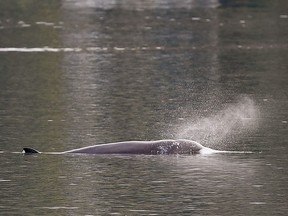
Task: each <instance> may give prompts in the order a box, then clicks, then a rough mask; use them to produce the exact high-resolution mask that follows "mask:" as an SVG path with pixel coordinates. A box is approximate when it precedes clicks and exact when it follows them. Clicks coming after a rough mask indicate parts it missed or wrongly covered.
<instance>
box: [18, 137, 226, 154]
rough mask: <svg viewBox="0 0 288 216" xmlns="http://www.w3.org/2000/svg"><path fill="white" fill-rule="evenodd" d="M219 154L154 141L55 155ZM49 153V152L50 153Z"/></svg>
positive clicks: (186, 144) (186, 142)
mask: <svg viewBox="0 0 288 216" xmlns="http://www.w3.org/2000/svg"><path fill="white" fill-rule="evenodd" d="M215 152H221V151H218V150H214V149H211V148H208V147H204V146H203V145H201V144H200V143H198V142H196V141H192V140H185V139H178V140H155V141H123V142H114V143H107V144H97V145H92V146H87V147H82V148H77V149H72V150H68V151H64V152H54V153H55V154H137V155H140V154H143V155H170V154H187V155H194V154H208V153H215ZM22 153H24V154H35V153H42V152H40V151H38V150H36V149H33V148H30V147H24V148H23V150H22ZM50 153H51V152H50Z"/></svg>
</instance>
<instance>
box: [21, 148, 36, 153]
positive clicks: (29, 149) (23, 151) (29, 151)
mask: <svg viewBox="0 0 288 216" xmlns="http://www.w3.org/2000/svg"><path fill="white" fill-rule="evenodd" d="M22 153H23V154H35V153H40V152H39V151H37V150H36V149H33V148H26V147H25V148H23V150H22Z"/></svg>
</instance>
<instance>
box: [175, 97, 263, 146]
mask: <svg viewBox="0 0 288 216" xmlns="http://www.w3.org/2000/svg"><path fill="white" fill-rule="evenodd" d="M258 115H259V110H258V109H257V106H256V105H255V103H254V102H253V100H251V99H249V98H247V97H245V98H242V99H240V100H239V101H238V102H237V103H235V104H232V105H229V106H228V107H227V108H225V109H224V110H222V111H219V112H218V113H216V114H213V115H211V116H208V117H204V118H201V119H196V120H195V119H192V120H189V121H187V122H186V123H185V124H183V125H182V126H180V127H179V131H178V132H177V138H185V139H191V140H195V141H198V142H200V143H202V144H208V145H209V147H213V146H214V145H218V144H221V145H225V144H226V143H227V141H228V140H230V141H231V140H235V139H237V138H238V139H239V138H240V137H241V136H243V135H244V134H245V133H246V134H247V133H251V132H252V131H254V130H255V129H256V128H257V125H258Z"/></svg>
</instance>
